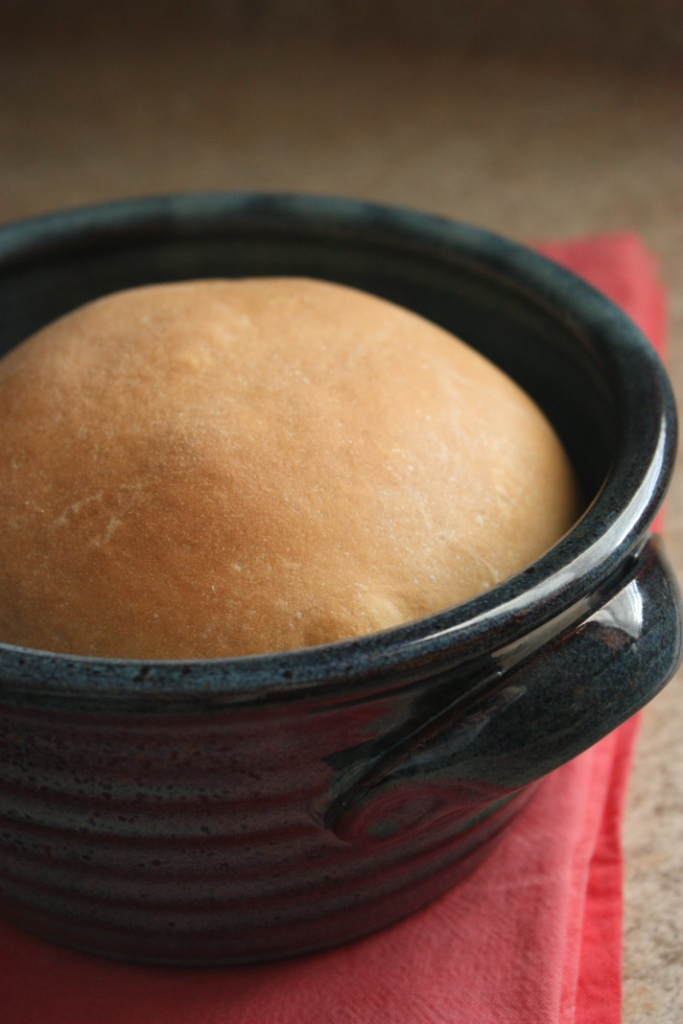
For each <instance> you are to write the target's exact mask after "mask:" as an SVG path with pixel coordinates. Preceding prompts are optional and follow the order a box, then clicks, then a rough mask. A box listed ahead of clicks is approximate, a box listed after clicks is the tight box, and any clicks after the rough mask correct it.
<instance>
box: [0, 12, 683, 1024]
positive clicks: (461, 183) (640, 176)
mask: <svg viewBox="0 0 683 1024" xmlns="http://www.w3.org/2000/svg"><path fill="white" fill-rule="evenodd" d="M0 27H1V23H0ZM0 48H1V49H2V51H3V52H2V53H1V54H0V221H8V220H13V219H16V218H20V217H24V216H28V215H31V214H35V213H41V212H44V211H48V210H54V209H57V208H60V207H67V206H73V205H78V204H82V203H89V202H96V201H100V200H107V199H115V198H123V197H126V196H134V195H142V194H152V193H160V192H175V191H188V190H191V191H194V190H213V189H267V190H281V191H301V192H315V193H328V194H339V195H349V196H357V197H363V198H368V199H376V200H380V201H385V202H390V203H401V204H405V205H407V206H412V207H416V208H419V209H422V210H427V211H431V212H435V213H439V214H444V215H447V216H452V217H456V218H459V219H463V220H467V221H472V222H474V223H477V224H480V225H483V226H485V227H488V228H491V229H493V230H496V231H499V232H502V233H504V234H508V235H510V236H512V237H514V238H517V239H520V240H533V239H543V238H559V237H571V236H575V235H580V234H585V233H593V232H601V231H612V230H617V231H621V230H635V231H638V232H640V233H641V234H642V236H643V237H644V238H645V240H646V241H647V242H648V244H649V245H650V247H651V248H652V249H653V250H654V252H655V253H656V254H657V255H658V257H659V259H660V262H661V267H662V274H663V278H664V281H665V283H666V285H667V287H668V290H669V296H670V310H671V356H670V367H671V373H672V376H673V380H674V386H675V387H676V389H677V391H678V395H679V400H680V399H681V397H683V258H682V256H683V245H682V242H683V188H682V187H681V186H682V184H683V177H682V175H681V169H682V168H683V109H682V107H681V95H682V90H681V88H680V84H681V83H680V82H678V83H677V82H676V81H674V80H672V79H667V78H666V77H662V78H657V77H655V76H653V75H652V74H651V73H650V74H649V75H648V76H646V75H645V74H644V73H641V74H638V75H636V74H635V73H631V74H627V73H626V72H623V71H622V72H619V71H616V70H612V71H607V70H604V69H602V70H600V69H597V68H591V67H590V66H588V65H584V66H574V67H572V66H571V64H569V63H563V62H561V61H559V60H557V59H553V60H548V61H546V62H545V63H538V62H535V63H530V62H529V61H524V62H522V61H520V60H517V61H514V60H512V59H508V60H505V59H503V58H502V57H498V58H497V59H492V58H488V59H487V58H480V59H475V58H473V57H469V58H465V57H462V56H458V55H457V54H455V53H453V52H450V53H449V52H447V51H446V50H442V51H441V52H433V51H428V50H423V51H421V52H410V50H409V49H407V48H406V47H405V46H404V48H403V49H398V48H396V47H394V48H391V47H389V46H386V45H385V46H382V45H381V44H378V43H376V44H374V45H371V44H370V43H365V44H363V45H360V44H355V45H351V44H350V43H348V42H347V43H346V44H344V45H343V46H342V45H336V46H335V45H333V44H332V43H330V42H323V41H321V40H318V41H315V40H310V41H308V42H306V41H296V40H294V39H290V40H289V41H288V42H287V43H286V44H280V45H278V44H277V43H276V42H275V41H273V40H272V39H271V40H270V41H263V40H261V41H259V40H256V39H254V38H252V39H245V38H240V37H239V36H235V34H234V33H231V32H230V31H228V30H227V29H225V30H223V31H212V32H200V31H196V30H193V29H192V28H191V27H188V26H187V25H186V26H184V27H183V28H182V30H179V31H176V32H174V31H171V30H170V29H169V28H168V27H167V28H166V29H165V30H163V31H162V30H161V28H160V27H159V26H158V25H152V26H151V27H149V28H148V29H147V30H145V31H140V32H139V33H137V34H136V37H134V38H132V37H131V36H130V35H125V34H122V33H112V31H111V30H110V29H106V28H104V27H101V28H100V29H99V30H94V29H89V30H88V31H82V32H81V33H75V32H73V31H72V30H67V29H66V28H65V29H64V31H63V32H59V31H55V30H54V28H53V29H51V30H50V31H49V32H46V33H43V34H42V35H41V31H40V26H39V24H37V23H36V25H35V26H34V27H33V28H32V29H31V30H30V31H29V32H28V33H26V32H24V33H23V34H22V33H19V34H17V33H15V32H12V31H9V30H6V31H4V32H2V33H1V38H0ZM668 548H669V552H670V555H671V557H672V559H673V561H674V564H675V565H676V567H677V569H678V571H679V573H683V474H680V473H679V475H678V478H677V479H676V480H675V482H674V485H673V490H672V493H671V497H670V501H669V518H668ZM682 728H683V678H681V677H680V676H679V677H677V678H676V679H675V680H674V682H673V683H672V684H671V685H670V686H669V687H668V688H667V689H666V690H665V691H664V692H663V693H662V694H661V695H660V696H659V697H658V698H657V699H656V700H655V701H654V702H653V704H652V705H650V707H649V708H648V709H647V712H646V714H645V718H644V725H643V730H642V734H641V737H640V740H639V744H638V750H637V755H636V763H635V770H634V774H633V781H632V785H631V792H630V799H629V806H628V814H627V819H626V826H625V845H626V855H627V878H626V940H625V978H624V987H625V1004H624V1021H625V1024H644V1022H646V1021H647V1022H658V1024H680V1021H681V1019H683V743H681V739H680V737H681V734H682Z"/></svg>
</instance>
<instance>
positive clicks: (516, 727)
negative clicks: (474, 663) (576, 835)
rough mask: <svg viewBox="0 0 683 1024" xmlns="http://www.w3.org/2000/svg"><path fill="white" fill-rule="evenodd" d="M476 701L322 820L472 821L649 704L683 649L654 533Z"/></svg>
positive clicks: (387, 826) (343, 796)
mask: <svg viewBox="0 0 683 1024" xmlns="http://www.w3.org/2000/svg"><path fill="white" fill-rule="evenodd" d="M509 654H510V649H509V648H508V649H507V651H503V652H499V653H498V657H497V661H498V663H499V666H500V667H499V670H498V683H497V685H493V686H492V687H487V688H486V693H485V695H484V696H483V697H482V698H481V699H480V700H479V701H478V702H477V703H475V704H474V706H473V705H472V704H471V703H470V704H469V706H468V707H467V709H466V710H462V709H461V710H460V711H458V710H457V708H456V710H455V711H454V712H453V713H451V714H449V713H448V712H445V713H444V714H443V715H442V716H441V722H440V724H439V727H438V728H437V729H436V730H434V728H433V724H432V726H431V728H430V730H429V734H428V735H425V734H424V733H420V730H419V729H418V730H417V731H416V733H413V735H412V738H411V742H410V744H409V749H408V750H406V749H405V747H404V748H403V751H402V756H399V758H398V760H397V758H396V757H394V758H393V759H392V761H391V763H390V764H389V765H387V764H386V762H385V764H384V767H383V768H382V767H378V766H376V767H375V768H374V770H373V769H371V770H370V771H368V772H367V773H365V774H364V776H363V777H361V778H360V779H358V777H357V776H356V779H355V781H354V782H353V783H352V784H351V785H350V786H349V787H348V788H347V789H346V790H343V789H342V792H340V791H339V790H337V792H336V794H335V798H334V800H333V802H332V804H331V805H330V806H329V807H328V809H327V811H326V813H325V816H324V822H325V825H326V826H327V827H328V828H330V829H331V830H332V831H333V832H334V833H335V834H336V835H337V836H338V838H340V839H343V840H345V841H346V842H350V843H354V844H359V843H362V844H367V843H375V842H386V841H388V840H391V839H394V838H398V837H403V836H405V835H407V834H408V833H417V832H419V831H421V830H422V829H425V828H427V827H430V826H432V825H433V824H434V823H435V822H437V821H438V820H439V819H445V818H447V819H448V825H449V827H451V828H452V827H456V828H467V827H469V825H470V824H473V823H474V822H475V821H476V820H478V819H479V818H480V817H481V815H482V814H486V813H488V811H490V810H494V809H495V808H496V807H498V806H500V805H501V804H504V803H505V802H507V801H508V800H509V799H511V797H512V796H514V794H515V793H517V792H519V790H521V789H522V788H523V787H525V786H527V785H529V784H530V783H532V782H534V781H536V780H537V779H540V778H541V777H542V776H544V775H546V774H547V773H548V772H551V771H553V769H555V768H558V767H559V766H560V765H562V764H564V763H565V762H566V761H569V760H570V759H571V758H573V757H575V756H576V755H577V754H580V753H581V752H582V751H583V750H586V749H587V748H588V747H590V746H592V744H594V743H596V742H597V741H598V740H600V739H602V737H603V736H606V735H607V733H609V732H611V731H612V729H615V728H616V727H617V726H618V725H621V724H622V722H624V721H626V719H627V718H629V717H630V716H631V715H632V714H634V713H635V712H636V711H638V710H639V709H640V708H642V707H643V705H645V704H646V703H647V702H648V701H649V700H650V699H651V698H652V697H654V696H655V694H656V693H657V692H658V691H659V690H660V689H661V688H662V687H663V686H664V685H665V683H666V682H668V680H669V679H670V678H671V676H672V675H673V674H674V672H675V671H676V668H677V666H678V664H679V662H680V658H681V600H680V595H679V592H678V587H677V584H676V580H675V577H674V575H673V572H672V570H671V568H670V567H669V565H668V563H667V561H666V557H665V556H664V553H663V550H662V546H661V541H659V539H658V538H651V539H650V540H649V541H648V543H647V544H646V545H645V547H644V549H643V550H642V552H641V553H640V555H639V556H638V557H637V558H636V559H634V562H633V564H632V567H631V571H630V572H628V573H627V575H626V577H625V578H623V579H622V580H620V582H619V584H618V589H617V590H616V592H614V591H612V592H611V595H610V596H609V599H608V600H606V601H605V603H604V604H602V605H601V606H600V607H599V608H598V609H597V610H592V612H591V613H590V614H589V615H588V616H587V617H585V618H582V619H581V620H580V621H579V622H574V623H573V624H572V625H571V626H570V627H569V628H566V629H564V630H563V631H561V632H559V633H557V634H556V635H555V636H553V638H552V639H551V640H550V641H549V642H547V643H546V644H545V645H543V646H541V647H540V649H538V650H536V651H534V653H533V654H531V655H530V657H528V658H527V660H526V661H523V662H522V663H521V664H517V665H516V666H515V667H514V668H512V669H509V670H505V664H506V657H509Z"/></svg>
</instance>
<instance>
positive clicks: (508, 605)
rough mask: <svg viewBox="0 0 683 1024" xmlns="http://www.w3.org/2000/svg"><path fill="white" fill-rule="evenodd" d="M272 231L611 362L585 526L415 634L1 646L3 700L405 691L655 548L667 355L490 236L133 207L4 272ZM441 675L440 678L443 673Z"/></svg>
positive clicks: (315, 217) (511, 637)
mask: <svg viewBox="0 0 683 1024" xmlns="http://www.w3.org/2000/svg"><path fill="white" fill-rule="evenodd" d="M231 230H232V231H235V232H242V233H244V232H245V231H250V230H251V231H260V232H263V231H267V232H270V233H272V234H277V233H280V234H283V233H284V234H290V235H294V234H297V233H298V235H299V236H301V235H302V233H303V234H305V236H306V237H317V238H320V239H328V240H334V239H337V240H339V239H341V240H346V241H347V242H348V241H352V242H353V241H355V242H356V243H357V244H359V245H360V244H362V245H366V246H370V245H372V246H374V247H375V248H379V249H384V250H392V251H394V252H396V251H397V250H399V251H403V252H404V253H412V254H413V255H416V254H417V255H422V256H424V257H425V258H429V259H431V260H432V261H433V262H438V263H441V264H442V265H445V266H446V267H450V268H451V269H452V270H456V269H457V268H458V267H461V268H466V269H467V270H468V272H470V273H472V272H474V273H475V274H478V275H479V276H480V277H481V279H487V280H488V281H489V282H490V284H491V287H492V288H498V289H507V290H508V291H512V292H515V293H516V294H517V295H518V296H521V297H522V299H523V300H525V301H527V302H528V303H530V304H531V305H536V306H541V307H543V308H544V311H545V312H546V314H550V315H551V316H552V317H554V318H555V319H556V320H558V321H559V322H560V323H561V324H562V325H563V327H564V328H565V330H568V331H569V332H570V333H573V334H574V336H575V337H576V339H577V343H579V344H582V345H584V346H589V347H590V348H591V349H592V350H593V351H594V352H595V353H597V355H598V356H599V357H600V359H601V361H602V364H603V367H604V372H605V374H606V376H608V377H609V386H610V390H611V391H612V394H613V395H614V397H615V406H616V410H617V414H618V440H617V446H616V452H615V456H614V460H613V463H612V466H611V469H610V471H609V473H608V475H607V477H606V479H605V481H604V483H603V485H602V487H601V489H600V491H599V492H598V494H597V495H596V497H595V498H594V499H593V501H592V502H591V504H590V505H589V506H588V508H587V509H586V511H585V513H584V514H583V516H582V517H581V519H580V520H579V521H578V522H577V523H576V524H575V525H574V527H573V528H572V529H571V530H570V531H569V532H568V533H567V534H566V535H565V536H564V537H563V538H562V539H561V540H560V541H559V542H558V543H557V544H556V545H555V546H554V547H553V548H551V549H550V550H549V551H548V552H547V553H546V554H544V555H543V556H542V557H541V558H540V559H538V560H537V561H536V562H534V563H533V564H532V565H530V566H528V567H527V568H525V569H523V570H522V571H521V572H519V573H517V574H515V575H514V576H512V577H510V578H508V579H506V580H504V581H503V582H502V583H500V584H498V585H497V586H496V587H493V588H491V589H490V590H488V591H486V592H484V593H483V594H479V595H476V596H475V597H473V598H470V599H469V600H468V601H465V602H462V603H461V604H458V605H454V606H451V607H449V608H447V609H444V610H443V611H440V612H437V613H436V614H433V615H430V616H427V617H425V618H422V619H417V620H414V621H411V622H408V623H404V624H403V625H401V626H398V627H393V628H391V629H387V630H383V631H382V632H379V633H372V634H367V635H365V636H361V637H356V638H353V639H350V640H342V641H338V642H336V643H333V644H326V645H321V646H317V647H308V648H302V649H297V650H292V651H284V652H276V653H266V654H259V655H249V656H243V657H231V658H214V659H197V660H192V661H173V660H168V661H165V660H148V659H140V660H132V659H131V660H123V659H114V658H93V657H89V656H82V655H72V654H57V653H53V652H48V651H37V650H31V649H27V648H22V647H17V646H14V645H10V644H4V643H0V690H4V691H7V690H8V689H10V690H12V691H14V690H18V691H22V692H26V693H27V695H28V694H29V693H33V694H34V695H38V694H47V695H49V694H51V695H53V696H55V697H67V696H68V695H70V694H73V695H76V694H81V695H97V697H98V698H102V697H105V698H106V697H112V698H114V697H116V698H126V699H127V700H128V701H131V700H132V701H133V703H135V702H136V701H140V702H144V701H149V700H150V699H153V701H155V702H159V701H160V702H161V703H162V704H163V703H168V702H173V701H174V700H177V699H178V698H183V699H194V698H196V699H198V700H199V699H201V700H203V701H205V702H209V703H210V702H211V701H215V700H216V699H219V700H221V701H228V702H232V701H237V702H244V701H247V702H251V701H259V700H261V701H262V700H263V698H264V696H275V695H280V696H282V697H287V698H292V697H296V696H297V695H300V694H303V693H310V692H311V691H315V692H318V693H319V692H320V691H321V689H324V691H325V693H326V694H330V693H332V692H333V691H334V692H339V691H341V692H342V693H343V694H345V695H346V696H350V695H352V694H353V693H354V692H357V691H359V690H360V689H363V690H367V689H368V687H372V688H374V689H376V690H383V689H387V688H392V689H393V688H396V686H397V680H396V677H395V676H394V675H392V673H391V672H390V671H388V670H390V669H392V668H394V669H398V668H400V669H401V670H402V673H401V678H402V680H403V685H405V680H406V679H408V678H415V677H416V675H418V676H419V675H421V674H424V672H425V671H429V666H432V665H433V663H434V659H435V658H438V659H440V662H444V661H448V662H449V663H450V664H453V663H456V662H458V661H469V660H471V659H473V658H476V657H479V656H481V655H483V654H487V653H490V652H491V651H494V650H497V649H500V648H501V647H503V646H506V645H508V644H510V643H512V642H514V641H515V640H516V639H518V638H519V637H520V636H522V635H525V634H528V633H529V632H531V631H532V630H534V629H536V628H538V627H540V626H542V625H543V624H544V623H547V622H549V621H550V620H552V619H554V618H556V617H557V616H558V615H561V614H562V616H563V618H564V614H566V612H567V609H570V608H572V607H574V606H576V607H577V608H581V607H583V608H584V611H585V608H587V607H589V605H590V602H591V595H594V594H595V593H596V590H597V589H599V588H600V586H602V585H604V583H605V581H607V580H609V579H613V578H614V577H615V575H616V574H618V573H619V571H620V568H622V567H623V565H624V563H625V562H626V561H627V560H628V558H629V556H630V555H632V554H633V552H634V551H636V550H637V549H638V546H639V544H640V543H642V538H643V535H644V534H645V532H646V530H647V528H648V526H649V524H650V523H651V521H652V519H653V518H654V516H655V514H656V512H657V509H658V508H659V506H660V504H661V502H662V500H663V497H664V494H665V492H666V489H667V486H668V483H669V480H670V477H671V473H672V469H673V464H674V459H675V453H676V441H677V423H676V411H675V404H674V398H673V394H672V390H671V386H670V383H669V380H668V377H667V375H666V372H665V370H664V368H663V366H662V364H661V361H660V360H659V358H658V356H657V355H656V353H655V352H654V350H653V348H652V346H651V345H650V343H649V342H648V340H647V339H646V338H645V336H644V335H643V334H642V332H641V331H640V330H639V329H638V327H636V325H635V324H634V323H633V322H632V321H631V320H630V319H629V318H628V317H627V316H626V314H625V313H623V312H622V311H621V310H620V309H619V308H618V307H617V306H616V305H615V304H614V303H613V302H611V301H610V300H609V299H608V298H606V297H605V296H604V295H602V294H601V293H600V292H598V291H596V290H595V289H594V288H592V287H591V286H590V285H589V284H587V283H586V282H585V281H583V280H582V279H581V278H579V277H577V276H576V275H575V274H573V273H572V272H571V271H569V270H566V269H565V268H563V267H561V266H559V265H558V264H556V263H554V262H553V261H551V260H550V259H548V258H547V257H545V256H542V255H540V254H539V253H537V252H535V251H534V250H532V249H530V248H527V247H526V246H523V245H521V244H519V243H516V242H513V241H511V240H508V239H506V238H503V237H501V236H499V235H497V234H494V233H492V232H490V231H487V230H485V229H482V228H477V227H473V226H471V225H469V224H464V223H461V222H458V221H454V220H450V219H446V218H443V217H437V216H434V215H432V214H426V213H420V212H417V211H413V210H408V209H404V208H400V207H393V206H386V205H380V204H376V203H369V202H363V201H358V200H353V199H341V198H331V197H326V196H306V195H292V194H272V193H250V192H225V193H198V194H183V195H174V196H160V197H148V198H143V199H129V200H123V201H119V202H114V203H105V204H98V205H95V206H87V207H78V208H76V209H71V210H66V211H63V212H59V213H55V214H49V215H46V216H42V217H37V218H32V219H30V220H25V221H19V222H16V223H14V224H10V225H7V226H5V227H3V228H0V274H2V273H6V272H8V271H10V270H13V269H15V268H18V267H25V266H27V265H29V266H30V265H31V264H32V263H36V262H43V263H44V262H46V261H48V260H50V259H55V258H58V257H59V256H60V255H62V254H64V253H65V252H68V251H77V250H83V249H86V250H87V249H88V248H93V247H99V248H102V247H103V246H107V245H109V246H113V245H116V244H122V243H125V242H128V243H129V242H130V241H131V240H135V239H138V240H142V239H145V238H154V237H156V238H159V237H166V238H168V239H171V238H173V239H182V238H187V237H196V236H197V235H198V234H202V235H204V234H205V235H206V236H207V237H209V236H215V235H216V234H225V232H226V231H231ZM432 671H433V669H432Z"/></svg>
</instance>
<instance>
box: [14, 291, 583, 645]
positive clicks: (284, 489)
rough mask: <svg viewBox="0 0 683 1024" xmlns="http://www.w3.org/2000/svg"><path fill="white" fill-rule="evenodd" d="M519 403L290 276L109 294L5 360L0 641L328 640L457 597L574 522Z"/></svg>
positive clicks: (456, 363) (386, 307)
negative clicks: (286, 277) (288, 277)
mask: <svg viewBox="0 0 683 1024" xmlns="http://www.w3.org/2000/svg"><path fill="white" fill-rule="evenodd" d="M577 514H578V504H577V491H576V486H575V482H574V477H573V474H572V471H571V469H570V466H569V464H568V461H567V458H566V456H565V454H564V451H563V450H562V448H561V446H560V444H559V442H558V440H557V438H556V436H555V434H554V433H553V431H552V429H551V427H550V426H549V424H548V423H547V421H546V420H545V418H544V417H543V416H542V414H541V413H540V412H539V410H538V409H537V407H536V406H535V405H534V404H533V402H532V401H531V400H530V399H529V398H528V397H527V396H526V394H524V392H522V391H521V390H520V389H519V388H518V387H517V386H516V385H515V384H514V383H513V382H512V381H511V380H510V379H509V378H508V377H506V376H505V375H504V374H503V373H501V372H500V371H499V370H498V369H496V368H495V367H494V366H493V365H492V364H491V363H489V362H488V361H487V360H485V359H484V358H482V357H481V356H480V355H478V354H477V353H476V352H474V351H473V350H472V349H471V348H469V347H468V346H466V345H464V344H463V343H462V342H460V341H458V340H456V339H454V338H453V337H452V336H451V335H449V334H448V333H446V332H445V331H443V330H441V329H440V328H438V327H436V326H434V325H433V324H431V323H428V322H427V321H426V320H423V319H422V318H420V317H418V316H416V315H414V314H412V313H409V312H407V311H406V310H404V309H401V308H399V307H398V306H394V305H392V304H390V303H387V302H384V301H382V300H380V299H377V298H374V297H372V296H370V295H366V294H364V293H362V292H359V291H355V290H352V289H349V288H344V287H341V286H339V285H333V284H327V283H323V282H320V281H311V280H306V279H285V278H271V279H252V280H243V281H200V282H188V283H185V284H170V285H159V286H153V287H147V288H138V289H134V290H131V291H127V292H120V293H118V294H115V295H111V296H107V297H106V298H103V299H100V300H98V301H96V302H93V303H91V304H90V305H87V306H85V307H83V308H81V309H79V310H77V311H76V312H74V313H71V314H69V315H68V316H65V317H63V318H62V319H60V320H58V321H56V322H55V323H53V324H51V325H50V326H49V327H46V328H45V329H43V330H42V331H40V332H39V333H38V334H36V335H34V336H33V337H32V338H30V339H29V340H28V341H26V342H24V343H23V344H22V345H20V346H19V347H18V348H17V349H15V350H14V351H13V352H11V353H10V354H9V355H7V356H6V357H5V358H4V359H2V360H1V361H0V640H2V641H4V642H9V643H14V644H20V645H23V646H27V647H33V648H40V649H44V650H50V651H62V652H71V653H77V654H89V655H98V656H104V657H123V658H202V657H220V656H226V655H241V654H253V653H257V652H264V651H276V650H285V649H288V648H296V647H304V646H308V645H312V644H321V643H327V642H330V641H334V640H339V639H342V638H345V637H352V636H357V635H359V634H362V633H368V632H373V631H375V630H380V629H384V628H386V627H388V626H395V625H397V624H398V623H401V622H405V621H406V620H409V619H414V618H417V617H420V616H423V615H427V614H429V613H431V612H434V611H436V610H438V609H441V608H444V607H445V606H447V605H451V604H454V603H456V602H459V601H463V600H464V599H465V598H468V597H471V596H472V595H474V594H476V593H478V592H479V591H482V590H485V589H486V588H488V587H491V586H493V585H495V584H496V583H498V582H499V581H500V580H503V579H505V577H507V576H510V575H511V574H512V573H514V572H516V571H517V570H519V569H521V568H522V567H523V566H525V565H527V564H528V563H530V562H532V561H534V560H535V559H536V558H537V557H538V556H539V555H540V554H541V553H542V552H544V551H545V550H546V549H548V548H549V547H551V546H552V545H553V544H554V543H555V542H556V541H557V540H558V538H559V537H561V536H562V534H564V533H565V532H566V531H567V529H568V528H569V527H570V526H571V525H572V523H573V521H574V520H575V518H576V516H577Z"/></svg>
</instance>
